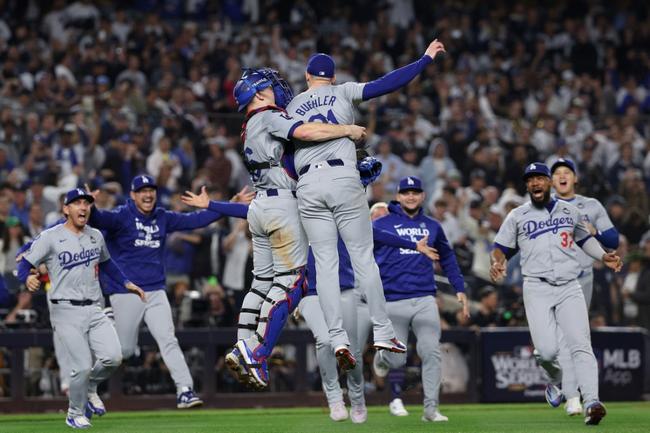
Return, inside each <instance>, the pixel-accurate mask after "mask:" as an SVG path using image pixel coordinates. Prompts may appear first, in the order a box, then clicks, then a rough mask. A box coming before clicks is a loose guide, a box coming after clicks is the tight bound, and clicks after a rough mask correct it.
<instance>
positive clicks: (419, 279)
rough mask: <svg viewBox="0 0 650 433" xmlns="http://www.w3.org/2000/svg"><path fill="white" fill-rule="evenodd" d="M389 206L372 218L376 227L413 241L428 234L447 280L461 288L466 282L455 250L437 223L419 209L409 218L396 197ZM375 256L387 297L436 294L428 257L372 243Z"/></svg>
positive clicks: (455, 287) (416, 296)
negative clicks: (382, 212) (396, 200)
mask: <svg viewBox="0 0 650 433" xmlns="http://www.w3.org/2000/svg"><path fill="white" fill-rule="evenodd" d="M388 210H389V214H388V215H386V216H383V217H381V218H379V219H377V220H375V222H374V223H373V224H374V227H375V229H381V230H385V231H387V232H390V233H394V234H396V235H397V236H400V237H402V238H404V239H409V240H411V241H414V242H415V241H418V240H420V239H422V238H423V237H424V236H426V235H429V245H430V246H432V247H434V248H435V249H436V250H438V255H439V256H440V265H441V266H442V269H443V270H444V272H445V274H446V275H447V278H448V279H449V282H450V283H451V285H452V286H453V287H454V289H455V290H456V292H464V291H465V287H464V286H465V283H464V281H463V276H462V275H461V273H460V268H459V267H458V262H457V261H456V256H455V254H454V250H453V249H452V248H451V247H450V246H449V243H448V242H447V237H446V236H445V233H444V232H443V231H442V227H441V226H440V223H438V221H436V220H434V219H433V218H429V217H428V216H426V215H424V214H423V213H422V209H420V212H418V214H417V215H415V216H414V217H413V218H411V217H409V216H408V215H406V214H405V213H404V211H403V210H402V208H401V207H400V205H399V203H397V202H395V201H392V202H391V203H390V204H389V205H388ZM375 260H376V261H377V265H378V266H379V273H380V274H381V281H382V283H383V285H384V295H385V296H386V300H387V301H389V302H390V301H399V300H401V299H410V298H419V297H422V296H427V295H433V296H435V294H436V283H435V280H434V270H433V266H432V263H431V260H429V259H428V258H427V257H425V256H423V255H422V254H420V253H418V252H416V251H412V250H407V249H404V248H391V247H386V246H381V245H375Z"/></svg>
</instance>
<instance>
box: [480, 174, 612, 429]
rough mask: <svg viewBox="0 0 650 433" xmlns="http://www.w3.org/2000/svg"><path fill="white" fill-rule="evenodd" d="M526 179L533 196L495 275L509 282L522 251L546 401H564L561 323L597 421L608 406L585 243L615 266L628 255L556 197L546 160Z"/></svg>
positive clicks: (506, 240)
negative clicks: (592, 324)
mask: <svg viewBox="0 0 650 433" xmlns="http://www.w3.org/2000/svg"><path fill="white" fill-rule="evenodd" d="M524 182H525V183H526V190H527V191H528V194H529V195H530V202H528V203H525V204H523V205H521V206H519V207H517V208H515V209H513V210H512V211H511V212H510V213H509V214H508V216H507V217H506V219H505V221H504V222H503V224H502V225H501V228H500V229H499V232H498V233H497V236H496V238H495V240H494V250H493V251H492V253H491V254H490V258H491V261H492V266H491V268H490V276H491V277H492V280H493V281H494V282H497V283H500V282H502V281H503V278H504V277H505V274H506V259H507V258H509V257H512V256H513V255H514V254H515V253H516V252H517V251H518V250H521V268H522V274H523V276H524V293H523V294H524V305H525V309H526V317H527V319H528V325H529V329H530V334H531V337H532V340H533V344H534V345H535V348H536V356H537V359H538V361H539V363H540V365H541V366H542V368H544V370H545V371H546V373H547V374H548V376H549V379H550V382H551V383H550V384H549V385H548V386H547V387H546V393H545V394H546V400H547V401H548V402H549V404H551V405H552V406H554V407H557V406H559V405H560V403H561V402H562V393H561V392H559V389H558V388H557V385H558V384H559V383H560V381H561V380H562V371H561V369H560V366H559V364H558V362H557V357H558V351H559V345H558V341H557V332H558V328H559V330H561V332H562V334H563V335H564V338H565V339H566V343H567V346H568V347H569V350H570V353H571V358H572V360H573V363H574V365H575V367H576V377H577V382H578V385H579V387H580V390H581V392H582V395H583V397H584V401H585V410H584V416H585V424H591V425H595V424H598V423H599V422H600V420H601V419H602V418H603V417H604V416H605V414H606V410H605V406H604V405H603V404H602V403H601V402H600V401H599V398H598V364H597V362H596V357H595V356H594V352H593V350H592V348H591V338H590V333H589V315H588V313H587V306H586V303H585V299H584V295H583V294H582V289H581V288H580V283H579V282H578V275H579V274H580V269H581V268H580V263H579V260H578V250H579V249H578V247H580V248H582V250H583V251H584V252H585V253H587V254H588V255H589V256H590V257H592V258H593V259H595V260H601V261H602V262H603V263H604V264H605V266H607V267H609V268H611V269H613V270H614V271H616V272H618V271H620V269H621V266H622V263H621V259H620V257H618V256H617V255H616V254H615V253H606V252H605V251H604V250H603V249H602V247H601V246H600V244H599V243H598V241H597V240H596V239H594V238H592V237H591V235H590V234H589V232H588V230H587V229H586V228H585V227H584V225H583V224H582V223H581V215H580V212H579V211H578V209H577V208H576V207H575V206H573V205H572V204H571V203H567V202H565V201H561V200H556V199H555V198H551V172H550V170H549V168H548V167H547V166H546V165H545V164H543V163H539V162H535V163H532V164H530V165H528V166H527V167H526V170H525V172H524Z"/></svg>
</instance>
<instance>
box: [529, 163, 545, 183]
mask: <svg viewBox="0 0 650 433" xmlns="http://www.w3.org/2000/svg"><path fill="white" fill-rule="evenodd" d="M535 175H541V176H546V177H551V171H550V170H549V169H548V166H547V165H546V164H544V163H543V162H533V163H531V164H528V165H527V166H526V171H524V180H526V179H528V178H529V177H530V176H535Z"/></svg>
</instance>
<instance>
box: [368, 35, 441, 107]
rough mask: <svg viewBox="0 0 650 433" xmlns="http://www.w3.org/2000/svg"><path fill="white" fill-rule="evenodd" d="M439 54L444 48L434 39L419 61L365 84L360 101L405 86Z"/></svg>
mask: <svg viewBox="0 0 650 433" xmlns="http://www.w3.org/2000/svg"><path fill="white" fill-rule="evenodd" d="M441 52H445V46H444V45H443V44H442V42H438V40H437V39H434V40H433V42H431V43H430V44H429V47H428V48H427V50H426V51H425V52H424V55H423V56H422V57H421V58H420V59H419V60H417V61H415V62H413V63H411V64H408V65H406V66H402V67H401V68H399V69H395V70H394V71H392V72H389V73H388V74H386V75H384V76H383V77H379V78H377V79H376V80H374V81H370V82H368V83H366V85H365V86H364V87H363V96H362V99H363V100H364V101H367V100H368V99H372V98H376V97H378V96H382V95H385V94H387V93H391V92H394V91H395V90H397V89H399V88H401V87H404V86H406V85H407V84H408V83H410V82H411V80H413V79H414V78H415V77H417V76H418V75H419V74H420V72H422V71H424V68H426V67H427V65H428V64H429V63H431V62H432V61H433V59H435V57H436V55H437V54H438V53H441Z"/></svg>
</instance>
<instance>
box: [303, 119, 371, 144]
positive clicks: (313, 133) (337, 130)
mask: <svg viewBox="0 0 650 433" xmlns="http://www.w3.org/2000/svg"><path fill="white" fill-rule="evenodd" d="M292 137H293V138H295V139H297V140H300V141H328V140H334V139H336V138H342V137H348V138H349V139H350V140H353V141H358V140H361V139H363V138H365V137H366V128H364V127H363V126H357V125H335V124H331V123H320V122H309V123H302V124H301V125H300V126H298V127H296V129H294V130H293V135H292Z"/></svg>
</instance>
